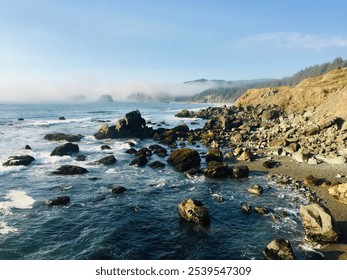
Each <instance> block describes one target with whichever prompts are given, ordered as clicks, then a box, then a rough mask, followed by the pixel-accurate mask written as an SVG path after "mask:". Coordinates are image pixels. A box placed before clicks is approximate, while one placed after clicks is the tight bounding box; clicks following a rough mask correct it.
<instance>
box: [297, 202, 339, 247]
mask: <svg viewBox="0 0 347 280" xmlns="http://www.w3.org/2000/svg"><path fill="white" fill-rule="evenodd" d="M300 216H301V219H302V222H303V224H304V231H305V235H306V237H307V238H308V239H310V240H312V241H316V242H338V240H339V238H340V231H339V229H338V227H337V225H336V223H335V221H334V219H333V217H332V216H331V214H330V212H329V210H328V209H326V208H323V207H322V206H320V205H319V204H317V203H313V204H310V205H307V206H303V205H302V206H301V207H300Z"/></svg>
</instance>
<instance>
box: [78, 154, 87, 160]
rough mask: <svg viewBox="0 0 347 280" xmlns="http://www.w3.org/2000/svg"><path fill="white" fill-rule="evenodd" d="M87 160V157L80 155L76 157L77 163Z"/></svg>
mask: <svg viewBox="0 0 347 280" xmlns="http://www.w3.org/2000/svg"><path fill="white" fill-rule="evenodd" d="M86 159H87V156H86V155H79V156H77V157H76V160H77V161H85V160H86Z"/></svg>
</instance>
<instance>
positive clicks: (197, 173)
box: [185, 168, 204, 176]
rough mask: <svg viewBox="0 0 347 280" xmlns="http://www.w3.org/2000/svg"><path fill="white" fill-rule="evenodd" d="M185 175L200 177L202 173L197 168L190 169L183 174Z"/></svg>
mask: <svg viewBox="0 0 347 280" xmlns="http://www.w3.org/2000/svg"><path fill="white" fill-rule="evenodd" d="M185 174H187V175H190V176H196V175H202V174H204V172H203V171H202V170H201V169H199V168H191V169H189V170H187V171H186V172H185Z"/></svg>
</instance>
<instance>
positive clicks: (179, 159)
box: [167, 148, 201, 172]
mask: <svg viewBox="0 0 347 280" xmlns="http://www.w3.org/2000/svg"><path fill="white" fill-rule="evenodd" d="M167 161H168V163H170V164H171V165H173V166H174V168H175V170H176V171H178V172H184V171H187V170H189V169H191V168H194V167H198V166H199V165H200V161H201V159H200V155H199V153H198V152H197V151H196V150H193V149H190V148H181V149H177V150H175V151H173V152H172V153H171V154H170V156H169V158H168V160H167Z"/></svg>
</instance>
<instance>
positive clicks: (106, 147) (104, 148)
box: [100, 145, 111, 150]
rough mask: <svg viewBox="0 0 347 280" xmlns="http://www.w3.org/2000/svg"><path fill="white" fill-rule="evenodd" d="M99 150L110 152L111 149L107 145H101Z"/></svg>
mask: <svg viewBox="0 0 347 280" xmlns="http://www.w3.org/2000/svg"><path fill="white" fill-rule="evenodd" d="M100 148H101V150H111V147H110V146H109V145H102V146H101V147H100Z"/></svg>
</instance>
